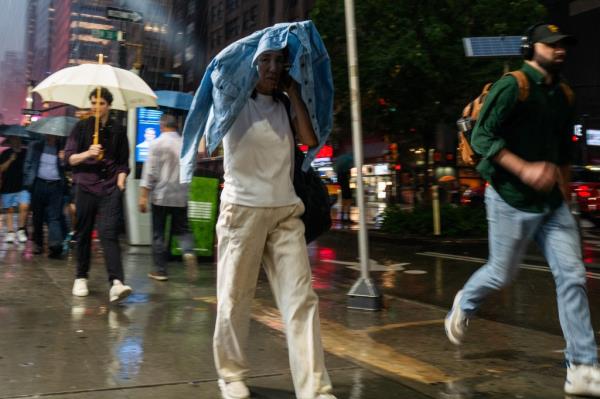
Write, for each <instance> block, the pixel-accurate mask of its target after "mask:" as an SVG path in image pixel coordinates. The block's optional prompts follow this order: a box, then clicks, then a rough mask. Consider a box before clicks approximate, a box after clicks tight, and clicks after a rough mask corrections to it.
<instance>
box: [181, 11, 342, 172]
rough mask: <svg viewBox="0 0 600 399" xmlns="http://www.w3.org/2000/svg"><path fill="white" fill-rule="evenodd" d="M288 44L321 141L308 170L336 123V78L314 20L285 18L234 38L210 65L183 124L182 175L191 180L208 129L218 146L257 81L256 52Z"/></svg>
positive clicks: (294, 72) (210, 139) (311, 155)
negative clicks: (334, 112)
mask: <svg viewBox="0 0 600 399" xmlns="http://www.w3.org/2000/svg"><path fill="white" fill-rule="evenodd" d="M285 47H287V48H288V51H289V60H290V64H291V65H290V70H289V74H290V76H291V77H292V78H293V79H294V80H295V81H296V82H298V84H299V85H300V88H301V90H300V94H301V96H302V99H303V100H304V103H305V104H306V107H307V109H308V114H309V117H310V118H311V122H312V125H313V129H314V130H315V133H316V135H317V139H318V141H319V145H318V146H317V147H315V148H312V149H311V150H310V151H309V152H308V154H307V156H306V160H305V161H304V164H303V165H302V168H303V169H304V170H306V169H307V168H308V167H309V166H310V163H311V162H312V160H313V159H314V157H315V155H316V154H317V152H318V151H319V149H320V148H321V147H322V146H323V144H325V141H326V140H327V137H328V136H329V133H330V132H331V128H332V125H333V78H332V76H331V64H330V60H329V55H328V54H327V50H326V49H325V45H324V44H323V41H322V40H321V36H320V35H319V32H317V29H316V28H315V26H314V24H313V23H312V21H303V22H293V23H281V24H277V25H274V26H272V27H270V28H266V29H263V30H260V31H257V32H255V33H253V34H251V35H250V36H247V37H245V38H243V39H240V40H238V41H237V42H235V43H232V44H230V45H229V46H227V47H226V48H225V49H224V50H222V51H221V52H220V53H219V54H218V55H217V56H216V57H215V58H214V59H213V60H212V61H211V62H210V64H209V65H208V67H207V69H206V72H205V73H204V76H203V78H202V81H201V82H200V87H198V90H197V91H196V94H195V96H194V100H193V102H192V106H191V109H190V112H189V114H188V116H187V118H186V120H185V126H184V128H183V146H182V148H181V169H180V173H181V174H180V176H181V177H180V179H181V182H182V183H189V182H190V181H191V179H192V176H193V174H194V169H195V166H196V155H197V149H198V145H199V143H200V139H201V138H202V135H203V134H206V144H207V149H208V152H209V153H211V152H213V151H214V150H215V149H216V148H217V146H218V145H219V144H220V143H221V140H222V139H223V136H225V134H226V133H227V131H228V130H229V128H231V125H232V124H233V122H234V121H235V119H236V118H237V116H238V115H239V113H240V111H241V109H242V107H243V106H244V105H245V104H246V101H248V98H250V95H251V94H252V91H253V90H254V87H255V86H256V83H257V82H258V72H257V67H256V65H257V58H258V56H259V55H260V54H261V53H263V52H264V51H267V50H281V49H283V48H285Z"/></svg>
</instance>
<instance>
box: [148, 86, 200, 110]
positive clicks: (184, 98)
mask: <svg viewBox="0 0 600 399" xmlns="http://www.w3.org/2000/svg"><path fill="white" fill-rule="evenodd" d="M156 96H157V97H158V99H157V103H158V105H159V106H160V107H166V108H174V109H181V110H184V111H189V110H190V107H191V106H192V100H193V99H194V96H193V95H191V94H188V93H183V92H181V91H171V90H159V91H157V92H156Z"/></svg>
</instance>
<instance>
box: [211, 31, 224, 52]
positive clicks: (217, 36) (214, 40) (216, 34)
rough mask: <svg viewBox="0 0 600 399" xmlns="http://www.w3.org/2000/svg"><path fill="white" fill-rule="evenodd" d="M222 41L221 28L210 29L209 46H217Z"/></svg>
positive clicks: (212, 48) (212, 47)
mask: <svg viewBox="0 0 600 399" xmlns="http://www.w3.org/2000/svg"><path fill="white" fill-rule="evenodd" d="M222 42H223V34H222V32H221V29H217V30H215V31H212V32H211V34H210V48H211V50H214V49H216V48H219V47H220V46H221V43H222Z"/></svg>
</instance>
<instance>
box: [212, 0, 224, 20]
mask: <svg viewBox="0 0 600 399" xmlns="http://www.w3.org/2000/svg"><path fill="white" fill-rule="evenodd" d="M210 15H211V21H212V22H218V21H221V20H222V19H223V2H222V1H219V2H218V3H216V4H213V5H212V7H211V8H210Z"/></svg>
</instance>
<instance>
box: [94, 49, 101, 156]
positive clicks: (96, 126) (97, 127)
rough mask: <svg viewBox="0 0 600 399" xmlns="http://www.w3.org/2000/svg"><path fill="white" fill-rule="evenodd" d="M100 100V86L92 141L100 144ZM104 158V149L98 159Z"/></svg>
mask: <svg viewBox="0 0 600 399" xmlns="http://www.w3.org/2000/svg"><path fill="white" fill-rule="evenodd" d="M100 60H101V61H100V63H102V58H100ZM98 101H100V86H98V87H96V115H95V116H96V118H95V121H94V122H95V123H94V138H93V141H92V143H93V144H100V108H99V107H98V104H97V103H98ZM102 158H104V151H102V152H101V153H100V154H98V157H97V159H98V160H99V161H100V160H101V159H102Z"/></svg>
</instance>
